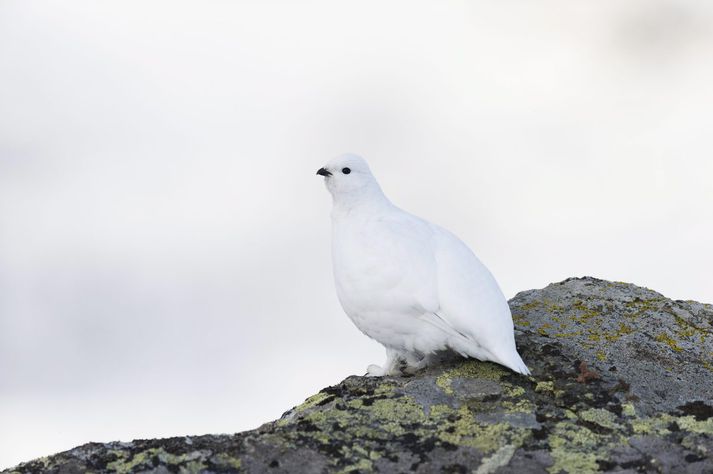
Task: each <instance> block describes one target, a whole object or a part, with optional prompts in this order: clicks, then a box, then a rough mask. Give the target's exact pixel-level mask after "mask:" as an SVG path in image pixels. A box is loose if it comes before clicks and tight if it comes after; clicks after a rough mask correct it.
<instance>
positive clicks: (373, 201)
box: [332, 183, 394, 219]
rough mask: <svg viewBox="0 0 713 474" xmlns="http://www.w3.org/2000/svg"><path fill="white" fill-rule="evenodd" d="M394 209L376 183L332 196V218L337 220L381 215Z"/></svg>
mask: <svg viewBox="0 0 713 474" xmlns="http://www.w3.org/2000/svg"><path fill="white" fill-rule="evenodd" d="M393 207H394V205H393V204H392V203H391V201H389V198H387V197H386V195H385V194H384V192H383V191H382V190H381V187H380V186H379V185H378V184H376V183H374V185H373V186H368V187H365V188H362V189H357V190H354V191H350V192H340V193H334V194H332V218H335V219H338V218H341V217H344V216H347V215H354V214H372V213H379V212H382V211H384V210H387V209H391V208H393Z"/></svg>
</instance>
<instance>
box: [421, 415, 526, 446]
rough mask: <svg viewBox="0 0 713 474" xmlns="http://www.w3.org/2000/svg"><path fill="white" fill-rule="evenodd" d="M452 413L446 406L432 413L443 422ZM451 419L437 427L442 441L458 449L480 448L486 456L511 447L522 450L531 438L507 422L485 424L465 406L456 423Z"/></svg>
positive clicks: (523, 430)
mask: <svg viewBox="0 0 713 474" xmlns="http://www.w3.org/2000/svg"><path fill="white" fill-rule="evenodd" d="M452 411H453V410H452V409H451V408H450V407H447V406H445V405H435V406H433V407H431V413H432V414H433V415H434V416H437V417H439V418H442V417H441V416H439V415H442V414H443V413H444V412H445V413H452ZM451 419H453V417H446V418H445V419H442V421H441V423H439V424H438V425H437V430H438V431H437V436H438V438H439V439H441V440H442V441H446V442H448V443H451V444H454V445H457V446H470V447H473V448H476V449H478V450H479V451H481V452H482V453H491V452H493V451H496V450H497V449H498V448H500V447H502V446H504V445H508V444H509V445H515V446H520V445H522V443H523V441H524V440H525V439H526V438H527V436H528V435H529V434H530V430H527V429H523V428H516V427H514V426H512V425H510V424H509V423H506V422H501V423H490V424H481V423H479V422H477V421H476V420H475V418H474V416H473V414H472V413H471V412H470V410H469V409H468V407H467V406H465V405H464V406H461V407H460V408H459V409H458V411H457V415H456V416H455V421H450V420H451Z"/></svg>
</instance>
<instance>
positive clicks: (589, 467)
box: [548, 422, 602, 474]
mask: <svg viewBox="0 0 713 474" xmlns="http://www.w3.org/2000/svg"><path fill="white" fill-rule="evenodd" d="M549 444H550V454H551V456H552V459H553V460H554V464H553V465H552V466H550V468H549V469H548V471H549V472H550V473H553V474H554V473H559V472H560V471H564V472H571V473H574V472H576V473H582V474H588V473H593V472H596V471H598V470H599V466H598V465H597V453H596V450H597V448H598V446H600V445H601V444H602V439H601V437H600V436H599V435H597V434H595V433H593V432H592V431H590V430H589V429H587V428H585V427H583V426H577V425H574V424H572V423H568V422H560V423H557V424H556V425H555V428H554V430H553V432H552V434H551V435H550V436H549Z"/></svg>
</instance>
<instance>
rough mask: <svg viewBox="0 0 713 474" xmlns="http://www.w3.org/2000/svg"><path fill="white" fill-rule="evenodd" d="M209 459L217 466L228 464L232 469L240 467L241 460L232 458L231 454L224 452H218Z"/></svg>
mask: <svg viewBox="0 0 713 474" xmlns="http://www.w3.org/2000/svg"><path fill="white" fill-rule="evenodd" d="M211 461H212V462H213V463H214V464H217V465H219V466H228V467H231V468H233V469H240V467H241V466H242V464H243V463H242V461H241V460H240V459H238V458H234V457H232V456H229V455H227V454H225V453H218V454H216V455H215V456H213V457H212V458H211Z"/></svg>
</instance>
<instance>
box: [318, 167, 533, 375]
mask: <svg viewBox="0 0 713 474" xmlns="http://www.w3.org/2000/svg"><path fill="white" fill-rule="evenodd" d="M317 174H320V175H322V176H324V177H325V183H326V186H327V189H328V190H329V192H330V193H331V194H332V198H333V208H332V263H333V270H334V281H335V284H336V287H337V296H338V297H339V301H340V303H341V304H342V308H344V311H345V312H346V313H347V315H348V316H349V317H350V318H351V320H352V321H353V322H354V324H356V326H357V327H358V328H359V329H360V330H361V331H362V332H363V333H364V334H366V335H367V336H369V337H371V338H373V339H375V340H377V341H378V342H380V343H381V344H383V345H384V346H385V347H386V354H387V358H386V364H385V365H384V366H383V367H379V366H376V365H370V366H369V368H368V373H369V374H370V375H387V374H394V373H396V372H398V367H399V363H400V362H401V361H405V362H406V364H407V365H408V366H409V367H411V368H421V367H423V366H425V365H426V364H427V363H428V360H429V356H430V355H431V354H434V353H436V352H438V351H442V350H446V349H450V350H453V351H455V352H458V353H459V354H461V355H463V356H465V357H474V358H476V359H479V360H489V361H493V362H497V363H498V364H502V365H504V366H506V367H509V368H510V369H512V370H513V371H515V372H519V373H521V374H529V373H530V371H529V370H528V368H527V366H526V365H525V363H524V362H523V361H522V359H521V358H520V355H519V354H518V352H517V349H516V348H515V338H514V335H513V323H512V316H511V314H510V308H509V307H508V304H507V301H506V300H505V297H504V296H503V293H502V291H501V290H500V288H499V287H498V284H497V282H496V281H495V279H494V278H493V276H492V275H491V274H490V272H489V271H488V269H487V268H486V267H485V266H484V265H483V264H482V263H481V262H480V260H478V258H477V257H476V256H475V255H474V254H473V252H472V251H471V250H470V249H469V248H468V247H467V246H466V245H465V244H464V243H463V242H462V241H461V240H460V239H458V238H457V237H456V236H455V235H453V234H452V233H450V232H449V231H447V230H445V229H443V228H441V227H439V226H437V225H434V224H431V223H429V222H427V221H425V220H423V219H421V218H419V217H416V216H414V215H412V214H409V213H407V212H405V211H403V210H401V209H399V208H398V207H396V206H394V205H393V204H392V203H391V201H389V199H388V198H387V197H386V196H385V195H384V193H383V192H382V191H381V188H380V187H379V184H378V183H377V182H376V179H375V178H374V176H373V175H372V174H371V171H370V170H369V165H368V164H367V163H366V161H365V160H364V159H363V158H361V157H359V156H356V155H342V156H338V157H336V158H334V159H333V160H331V161H330V162H329V163H328V164H327V165H326V166H325V167H324V168H321V169H320V170H319V171H318V172H317Z"/></svg>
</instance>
